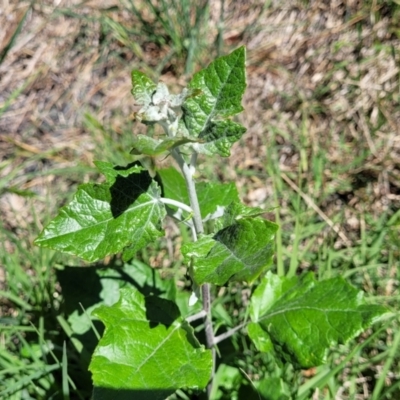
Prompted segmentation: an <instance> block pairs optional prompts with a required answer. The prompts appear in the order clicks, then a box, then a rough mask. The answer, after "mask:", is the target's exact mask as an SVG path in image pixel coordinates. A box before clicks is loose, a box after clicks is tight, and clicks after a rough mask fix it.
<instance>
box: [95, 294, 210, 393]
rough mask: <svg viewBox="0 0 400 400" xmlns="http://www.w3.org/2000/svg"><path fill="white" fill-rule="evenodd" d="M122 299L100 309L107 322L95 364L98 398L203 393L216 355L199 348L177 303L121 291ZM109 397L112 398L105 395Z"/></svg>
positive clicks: (103, 319)
mask: <svg viewBox="0 0 400 400" xmlns="http://www.w3.org/2000/svg"><path fill="white" fill-rule="evenodd" d="M120 293H121V296H120V300H119V301H118V302H117V303H116V304H114V305H113V306H111V307H106V306H102V307H100V308H97V309H96V310H95V311H94V314H95V315H96V316H97V317H99V318H100V319H101V320H102V321H103V323H104V324H105V327H106V329H105V332H104V335H103V337H102V339H101V340H100V342H99V344H98V346H97V348H96V350H95V352H94V354H93V358H92V362H91V364H90V367H89V369H90V371H91V372H92V375H93V383H94V386H95V392H94V393H95V396H94V398H95V400H96V398H99V399H100V398H103V397H102V394H103V393H110V391H114V397H107V398H114V399H118V398H119V397H118V393H123V392H124V391H125V392H126V393H130V397H127V398H135V399H136V400H140V399H145V398H152V399H165V398H166V397H167V396H168V395H170V394H172V393H174V392H175V391H176V390H177V389H180V388H193V389H203V388H204V387H205V386H206V385H207V383H208V380H209V379H210V376H211V370H212V355H211V351H210V350H206V349H205V348H204V347H203V346H201V345H200V344H199V342H198V341H197V339H196V338H195V336H194V332H193V329H192V328H191V327H190V325H189V324H188V323H187V322H186V321H184V320H183V319H182V318H181V317H180V315H179V310H178V308H177V306H176V305H175V303H173V302H171V301H169V300H166V299H160V298H158V297H155V296H147V297H145V296H143V295H142V294H141V293H140V292H139V291H137V290H136V289H121V291H120ZM104 397H106V396H104Z"/></svg>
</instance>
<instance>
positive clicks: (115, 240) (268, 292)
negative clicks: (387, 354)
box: [35, 47, 387, 400]
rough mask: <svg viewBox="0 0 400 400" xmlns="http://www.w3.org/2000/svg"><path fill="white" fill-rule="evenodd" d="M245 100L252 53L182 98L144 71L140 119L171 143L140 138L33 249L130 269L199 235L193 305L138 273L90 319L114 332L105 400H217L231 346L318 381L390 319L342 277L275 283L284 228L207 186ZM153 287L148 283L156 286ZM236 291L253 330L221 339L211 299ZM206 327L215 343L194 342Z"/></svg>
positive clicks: (234, 134)
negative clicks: (167, 160) (314, 371)
mask: <svg viewBox="0 0 400 400" xmlns="http://www.w3.org/2000/svg"><path fill="white" fill-rule="evenodd" d="M245 87H246V76H245V48H244V47H240V48H238V49H237V50H235V51H233V52H232V53H230V54H229V55H227V56H223V57H220V58H218V59H216V60H215V61H214V62H212V63H211V64H210V65H209V66H208V67H207V68H205V69H203V70H201V71H200V72H197V73H196V74H195V75H194V76H193V78H192V80H191V81H190V82H189V84H188V85H187V88H185V89H183V91H182V93H180V94H170V93H169V91H168V88H167V87H166V85H165V84H163V83H162V82H159V83H158V84H156V83H154V82H153V81H152V80H151V79H149V78H148V77H147V76H146V75H144V74H143V73H142V72H140V71H136V70H135V71H133V72H132V94H133V96H134V98H135V100H136V102H137V104H138V105H140V106H141V109H140V111H138V112H137V113H136V115H135V116H136V119H137V120H138V121H141V122H142V123H143V124H146V125H154V124H159V125H160V126H161V127H162V131H163V134H158V135H153V136H152V135H150V134H148V135H142V134H137V135H135V136H133V137H132V149H128V151H130V153H131V154H132V163H131V164H129V165H126V166H115V165H112V164H111V163H109V162H105V161H97V162H95V164H96V167H97V168H98V170H99V171H100V172H101V173H102V174H104V176H105V178H106V182H105V183H101V184H97V183H86V184H82V185H81V186H79V188H78V190H77V192H76V194H75V196H74V197H73V199H72V201H71V203H70V204H69V205H67V206H65V207H63V208H61V209H60V211H59V214H58V216H56V217H55V218H54V219H53V220H52V221H51V222H50V223H49V224H48V225H47V227H46V228H45V229H44V230H43V232H42V233H41V234H40V235H39V236H38V238H37V239H36V241H35V243H36V244H37V245H39V246H45V247H50V248H53V249H56V250H60V251H63V252H67V253H70V254H73V255H76V256H79V257H81V258H82V259H84V260H86V261H88V262H91V263H93V262H96V261H98V260H101V259H103V258H104V257H106V256H109V255H114V254H121V255H122V256H121V257H122V260H124V261H126V262H129V261H130V260H134V258H135V255H136V253H137V252H138V251H139V250H140V249H143V248H144V247H145V246H147V245H149V244H151V243H153V242H155V241H156V240H157V239H159V238H160V237H162V236H163V235H164V231H163V221H164V219H165V218H166V217H169V218H173V219H175V220H176V221H178V223H180V224H184V225H186V226H187V227H188V228H187V229H188V230H189V231H190V232H191V235H189V237H190V240H186V241H184V243H183V245H182V246H181V252H182V256H183V260H184V263H185V265H186V266H187V274H188V276H189V277H190V280H191V282H192V288H191V295H190V296H189V294H188V295H187V297H186V298H185V299H186V300H184V301H183V302H182V301H181V299H182V295H181V293H179V290H177V289H176V286H174V289H173V290H169V289H168V290H166V289H165V288H166V287H167V286H168V284H166V283H163V281H162V280H161V279H160V277H159V276H157V277H156V278H154V276H153V277H152V278H151V276H152V275H151V274H150V275H149V274H148V273H147V272H143V271H144V270H143V265H141V264H139V263H135V262H131V264H130V272H129V274H130V277H132V279H133V280H136V284H135V285H128V284H126V285H125V286H124V287H122V288H121V289H120V290H119V300H118V301H116V302H115V301H114V303H113V304H110V305H105V304H103V305H100V306H99V307H97V308H96V309H94V310H93V311H92V314H91V315H92V317H96V318H98V319H100V320H101V321H102V322H103V324H104V325H105V330H104V334H103V336H102V338H101V339H100V340H99V343H98V345H97V347H96V349H95V351H94V353H93V356H92V359H91V363H90V367H89V369H90V371H91V373H92V378H93V385H94V399H113V400H115V399H117V400H118V399H123V398H125V399H126V398H132V399H133V398H134V399H136V400H138V399H165V398H167V397H168V396H170V395H171V394H173V393H174V392H176V391H177V390H179V389H187V390H191V391H198V392H202V391H204V393H205V396H208V398H212V397H213V396H214V395H215V390H214V391H213V389H212V382H213V378H214V376H215V373H214V370H215V366H216V364H217V361H218V359H217V356H216V348H217V347H218V345H219V343H220V342H221V341H223V340H224V339H226V338H228V337H229V336H231V335H233V334H236V335H239V334H247V335H248V336H249V338H250V339H251V340H252V341H253V343H254V345H255V348H256V349H257V350H258V351H260V352H268V353H270V354H272V355H273V356H274V357H275V358H276V359H279V360H281V361H280V362H282V363H291V364H292V365H293V367H294V368H297V369H302V368H310V367H313V366H317V365H320V364H322V363H324V362H325V361H326V358H327V353H328V350H329V349H330V348H331V347H334V346H337V345H338V344H339V343H345V342H346V341H348V340H350V339H352V338H354V337H355V336H357V335H358V334H360V333H361V332H362V331H363V330H365V329H366V328H367V327H368V326H370V325H371V324H372V323H373V322H375V321H377V320H378V319H379V318H381V317H382V316H383V315H384V314H385V313H386V312H387V311H386V309H385V308H384V307H382V306H378V305H371V304H367V303H366V302H365V301H364V299H363V293H362V292H360V291H359V290H357V289H356V288H354V287H353V286H351V285H350V284H348V283H347V282H345V280H344V279H342V278H341V277H336V278H333V279H327V280H323V281H317V280H316V278H315V277H314V275H313V274H312V273H305V274H302V275H299V276H294V277H285V276H278V275H276V274H275V273H273V272H272V271H273V268H272V267H273V252H274V235H275V233H276V231H277V229H278V226H277V225H276V224H275V223H273V222H271V221H267V220H266V219H264V218H263V217H262V215H263V214H264V213H265V210H263V209H261V208H253V207H248V206H246V205H244V204H242V203H241V202H240V200H239V196H238V191H237V189H236V187H235V185H234V184H230V183H206V182H200V183H198V182H196V179H195V176H196V162H197V158H198V155H199V154H203V155H206V156H222V157H228V156H229V155H230V149H231V146H232V144H233V143H235V142H236V141H238V140H239V139H240V138H241V137H242V135H243V134H244V133H245V131H246V129H245V128H244V127H243V126H241V125H240V124H238V123H236V122H234V121H233V120H232V119H230V118H231V117H232V116H234V115H236V114H238V113H239V112H241V111H242V110H243V108H242V105H241V100H242V95H243V93H244V91H245ZM160 131H161V130H160ZM152 132H154V130H152ZM167 155H169V156H171V158H172V159H173V160H175V165H176V168H172V167H169V168H167V169H159V170H155V169H154V166H153V165H154V164H153V163H152V162H151V160H152V159H153V158H154V157H157V156H161V157H163V158H164V157H166V156H167ZM135 265H136V266H137V270H135V268H136V267H135ZM148 268H149V270H151V269H150V267H148ZM151 271H152V273H156V274H157V273H158V272H159V271H158V270H154V269H153V270H151ZM146 274H147V275H146ZM144 275H146V276H147V277H150V278H145V281H146V279H147V281H146V282H145V283H143V282H144V281H143V279H142V278H143V276H144ZM140 280H141V281H140ZM139 281H140V282H141V283H140V282H139ZM154 281H155V282H156V284H155V285H153V289H151V288H150V289H148V287H151V282H154ZM138 282H139V283H138ZM235 282H246V283H247V284H250V285H251V288H252V294H251V297H250V300H249V302H248V304H243V307H247V309H248V312H247V314H246V313H244V314H245V315H247V316H248V317H246V320H244V321H243V323H242V324H240V325H239V326H237V327H236V328H233V329H229V330H226V331H225V332H224V333H222V334H220V335H216V333H215V327H214V325H213V316H212V304H213V299H212V297H211V293H215V290H214V291H213V290H210V289H212V288H213V287H215V286H217V287H218V286H227V287H228V288H229V287H230V284H231V283H235ZM145 284H146V285H147V286H146V287H147V290H146V291H145V290H142V289H143V287H144V286H145ZM168 287H170V286H168ZM163 289H164V290H163ZM179 299H180V300H179ZM199 305H200V306H201V307H199ZM198 320H200V321H201V320H203V323H202V325H201V326H203V330H204V335H203V336H204V337H205V340H204V343H200V342H199V340H198V337H203V336H201V335H200V336H199V335H195V332H194V329H193V323H194V322H195V323H196V324H197V326H199V321H198ZM213 393H214V395H213Z"/></svg>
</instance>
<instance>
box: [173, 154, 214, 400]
mask: <svg viewBox="0 0 400 400" xmlns="http://www.w3.org/2000/svg"><path fill="white" fill-rule="evenodd" d="M171 153H172V156H173V157H174V159H175V160H176V162H177V163H178V164H179V167H180V169H181V171H182V173H183V176H184V178H185V182H186V187H187V190H188V194H189V201H190V207H191V208H192V210H193V223H194V227H195V230H196V233H197V235H199V234H201V233H203V232H204V227H203V221H202V219H201V212H200V206H199V200H198V198H197V192H196V186H195V183H194V180H193V173H194V170H195V164H196V159H197V154H196V153H194V154H193V155H192V157H191V160H190V164H187V163H186V161H185V160H184V158H183V157H182V154H181V153H180V152H179V151H178V150H177V149H174V150H172V151H171ZM201 294H202V301H203V311H204V312H205V316H204V330H205V334H206V344H207V348H209V349H211V351H212V356H213V371H212V376H211V381H210V383H209V384H208V386H207V393H208V397H210V394H211V389H212V378H213V377H214V372H215V371H214V369H215V347H214V330H213V326H212V319H211V293H210V285H209V284H207V283H206V284H204V285H202V287H201Z"/></svg>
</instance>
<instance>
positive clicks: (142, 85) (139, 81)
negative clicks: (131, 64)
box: [131, 70, 157, 106]
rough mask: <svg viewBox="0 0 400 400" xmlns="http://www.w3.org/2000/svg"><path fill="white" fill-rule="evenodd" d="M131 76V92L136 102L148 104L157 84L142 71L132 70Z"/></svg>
mask: <svg viewBox="0 0 400 400" xmlns="http://www.w3.org/2000/svg"><path fill="white" fill-rule="evenodd" d="M131 76H132V94H133V97H134V98H135V100H136V102H137V103H138V104H139V105H142V106H144V105H148V104H150V103H151V100H152V95H153V93H154V91H155V90H156V88H157V85H156V84H155V83H154V82H153V81H152V80H151V79H150V78H148V77H147V76H146V75H145V74H144V73H143V72H140V71H137V70H133V71H132V75H131Z"/></svg>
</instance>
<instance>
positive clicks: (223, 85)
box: [182, 46, 246, 156]
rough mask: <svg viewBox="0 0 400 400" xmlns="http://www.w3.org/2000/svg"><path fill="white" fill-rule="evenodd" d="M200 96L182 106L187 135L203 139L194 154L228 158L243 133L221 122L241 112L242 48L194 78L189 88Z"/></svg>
mask: <svg viewBox="0 0 400 400" xmlns="http://www.w3.org/2000/svg"><path fill="white" fill-rule="evenodd" d="M188 88H189V89H192V90H194V89H196V90H198V91H199V94H198V95H197V96H194V97H189V98H187V99H186V101H185V102H184V103H183V106H182V108H183V121H184V124H185V126H186V128H187V130H188V132H189V133H190V135H193V136H195V137H198V138H200V139H203V140H204V141H205V142H206V143H205V144H199V145H198V144H195V145H193V148H195V149H196V151H198V152H201V153H205V154H220V155H222V156H228V155H229V153H230V147H231V146H232V143H234V142H235V141H237V140H238V139H239V138H240V137H241V136H242V135H243V133H244V132H245V131H246V129H245V128H244V127H242V126H240V125H238V124H236V123H234V122H232V121H229V120H228V121H221V119H225V118H227V117H230V116H232V115H235V114H237V113H239V112H240V111H242V110H243V107H242V105H241V99H242V96H243V93H244V90H245V88H246V76H245V48H244V47H243V46H242V47H240V48H238V49H237V50H235V51H233V52H232V53H231V54H229V55H227V56H223V57H220V58H218V59H216V60H215V61H214V62H212V63H211V64H210V65H209V66H208V67H207V68H206V69H204V70H202V71H199V72H198V73H196V74H195V75H194V76H193V79H192V80H191V81H190V83H189V85H188Z"/></svg>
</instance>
